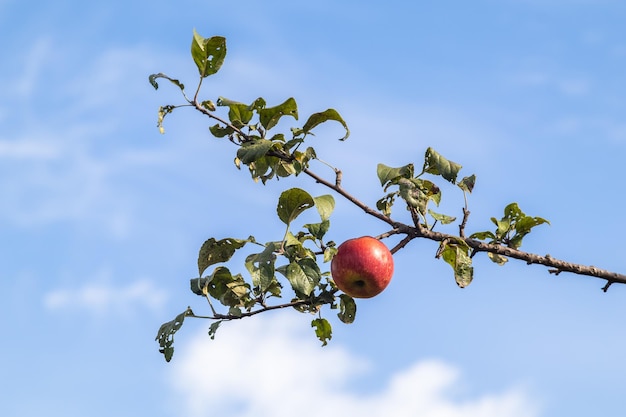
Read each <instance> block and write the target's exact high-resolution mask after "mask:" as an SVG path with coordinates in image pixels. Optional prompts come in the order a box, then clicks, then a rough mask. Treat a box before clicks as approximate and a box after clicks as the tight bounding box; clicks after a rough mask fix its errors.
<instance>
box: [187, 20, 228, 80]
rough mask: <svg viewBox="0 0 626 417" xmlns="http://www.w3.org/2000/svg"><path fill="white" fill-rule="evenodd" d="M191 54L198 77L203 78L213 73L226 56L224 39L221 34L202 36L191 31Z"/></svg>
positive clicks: (217, 69) (220, 65)
mask: <svg viewBox="0 0 626 417" xmlns="http://www.w3.org/2000/svg"><path fill="white" fill-rule="evenodd" d="M191 56H192V57H193V60H194V62H195V63H196V66H197V67H198V72H199V73H200V77H202V78H205V77H208V76H209V75H213V74H215V73H216V72H217V71H219V69H220V68H221V67H222V64H223V63H224V58H225V57H226V39H225V38H223V37H221V36H213V37H211V38H208V39H207V38H203V37H202V36H200V35H199V34H198V32H196V31H195V29H194V31H193V39H192V41H191Z"/></svg>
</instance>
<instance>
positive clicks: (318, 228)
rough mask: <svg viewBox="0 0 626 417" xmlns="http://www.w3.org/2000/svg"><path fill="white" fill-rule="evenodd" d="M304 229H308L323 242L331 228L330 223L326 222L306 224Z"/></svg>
mask: <svg viewBox="0 0 626 417" xmlns="http://www.w3.org/2000/svg"><path fill="white" fill-rule="evenodd" d="M304 227H306V228H307V230H308V231H309V233H311V234H312V235H313V236H314V237H315V238H316V239H318V240H322V239H323V238H324V235H325V234H326V232H328V229H329V228H330V221H328V220H324V221H323V222H321V223H313V224H305V225H304Z"/></svg>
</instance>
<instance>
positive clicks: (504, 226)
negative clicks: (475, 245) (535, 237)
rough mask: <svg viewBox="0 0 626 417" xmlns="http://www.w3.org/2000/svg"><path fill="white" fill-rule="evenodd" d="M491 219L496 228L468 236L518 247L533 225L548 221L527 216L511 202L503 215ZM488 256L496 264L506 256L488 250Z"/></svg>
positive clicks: (503, 261) (504, 261) (503, 260)
mask: <svg viewBox="0 0 626 417" xmlns="http://www.w3.org/2000/svg"><path fill="white" fill-rule="evenodd" d="M491 221H492V222H493V223H494V224H495V225H496V230H495V231H493V232H491V231H484V232H476V233H472V235H471V236H470V238H473V239H478V240H487V241H488V242H489V243H491V244H495V245H505V246H507V247H509V248H513V249H519V248H520V247H521V246H522V239H524V236H526V235H527V234H529V233H530V232H531V230H532V228H533V227H535V226H539V225H541V224H544V223H547V224H550V222H549V221H548V220H546V219H544V218H541V217H536V216H535V217H532V216H527V215H526V214H524V212H523V211H522V210H521V209H520V208H519V206H518V205H517V203H511V204H509V205H507V206H506V207H505V208H504V216H503V217H502V218H501V219H500V220H498V219H496V218H495V217H492V218H491ZM487 255H488V256H489V258H490V259H491V260H492V261H493V262H495V263H497V264H498V265H504V264H505V263H506V262H507V258H506V257H505V256H502V255H498V254H496V253H491V252H489V253H488V254H487Z"/></svg>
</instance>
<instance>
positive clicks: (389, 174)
mask: <svg viewBox="0 0 626 417" xmlns="http://www.w3.org/2000/svg"><path fill="white" fill-rule="evenodd" d="M414 171H415V169H414V167H413V164H408V165H405V166H403V167H399V168H392V167H390V166H387V165H385V164H378V165H377V167H376V174H377V175H378V179H379V180H380V185H381V186H382V187H385V185H386V184H387V183H391V182H392V181H393V180H395V179H396V178H398V177H402V178H411V177H412V176H413V174H414Z"/></svg>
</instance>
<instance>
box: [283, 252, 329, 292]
mask: <svg viewBox="0 0 626 417" xmlns="http://www.w3.org/2000/svg"><path fill="white" fill-rule="evenodd" d="M305 261H307V262H305ZM311 262H312V263H313V265H315V261H314V260H312V259H308V260H307V259H302V260H300V261H293V262H291V263H290V264H289V265H287V266H286V267H280V268H276V270H277V271H279V272H280V273H282V274H283V275H285V277H286V278H287V280H288V281H289V283H290V284H291V287H292V288H293V290H294V291H295V292H296V295H298V296H305V297H308V296H309V295H311V292H313V290H314V289H315V286H316V285H317V284H318V283H319V277H320V276H321V274H319V270H318V271H315V267H313V266H312V265H311ZM316 276H317V278H316Z"/></svg>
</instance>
